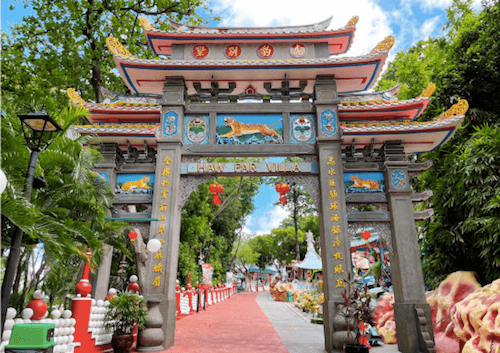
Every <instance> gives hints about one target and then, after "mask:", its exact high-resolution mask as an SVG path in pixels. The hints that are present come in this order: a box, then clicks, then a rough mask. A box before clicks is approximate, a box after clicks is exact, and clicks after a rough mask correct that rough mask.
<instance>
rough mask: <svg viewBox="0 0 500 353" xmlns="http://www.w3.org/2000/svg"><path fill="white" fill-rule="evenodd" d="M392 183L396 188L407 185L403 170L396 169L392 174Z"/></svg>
mask: <svg viewBox="0 0 500 353" xmlns="http://www.w3.org/2000/svg"><path fill="white" fill-rule="evenodd" d="M391 183H392V185H393V186H394V187H395V188H398V189H403V188H404V187H405V186H406V175H405V173H404V172H403V171H402V170H395V171H393V172H392V174H391Z"/></svg>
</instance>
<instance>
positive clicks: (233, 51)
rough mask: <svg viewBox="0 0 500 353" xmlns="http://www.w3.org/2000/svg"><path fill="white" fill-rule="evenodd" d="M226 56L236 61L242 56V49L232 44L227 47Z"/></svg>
mask: <svg viewBox="0 0 500 353" xmlns="http://www.w3.org/2000/svg"><path fill="white" fill-rule="evenodd" d="M225 54H226V56H227V57H228V58H230V59H235V58H237V57H238V56H240V55H241V47H240V46H239V45H236V44H231V45H228V46H227V47H226V51H225Z"/></svg>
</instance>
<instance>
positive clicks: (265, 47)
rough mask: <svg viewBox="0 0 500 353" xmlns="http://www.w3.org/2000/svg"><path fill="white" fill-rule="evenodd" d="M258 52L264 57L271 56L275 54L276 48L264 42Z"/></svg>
mask: <svg viewBox="0 0 500 353" xmlns="http://www.w3.org/2000/svg"><path fill="white" fill-rule="evenodd" d="M257 54H258V55H259V56H260V57H261V58H263V59H267V58H270V57H271V56H273V54H274V48H273V46H272V45H270V44H262V45H261V46H260V47H259V49H257Z"/></svg>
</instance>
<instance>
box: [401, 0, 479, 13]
mask: <svg viewBox="0 0 500 353" xmlns="http://www.w3.org/2000/svg"><path fill="white" fill-rule="evenodd" d="M403 1H405V2H411V3H413V4H418V5H420V7H421V8H422V9H423V10H424V11H432V10H434V9H440V10H444V9H446V8H448V7H450V6H451V4H452V3H453V0H403ZM472 7H473V8H474V10H476V11H477V10H479V9H480V7H481V0H472Z"/></svg>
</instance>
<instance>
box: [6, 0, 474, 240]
mask: <svg viewBox="0 0 500 353" xmlns="http://www.w3.org/2000/svg"><path fill="white" fill-rule="evenodd" d="M210 3H211V5H210V7H211V8H212V9H213V12H214V15H215V16H220V17H221V22H220V23H219V24H216V23H213V24H211V25H213V26H217V25H219V26H226V27H236V26H237V27H243V26H248V27H258V26H287V25H300V24H310V23H315V22H319V21H322V20H325V19H326V18H328V17H330V16H333V20H332V24H331V25H330V29H338V28H341V27H343V26H345V25H346V24H347V22H348V21H349V19H350V18H351V17H353V16H359V22H358V24H357V26H356V33H355V37H354V41H353V44H352V47H351V49H350V51H349V52H348V53H347V54H346V55H347V56H356V55H364V54H367V53H368V52H369V51H370V50H371V49H373V48H374V47H375V46H376V45H377V44H378V43H379V42H380V41H382V40H383V39H384V38H385V37H387V36H389V35H393V36H395V37H396V43H395V45H394V47H393V48H392V50H391V52H390V55H389V60H388V62H390V61H391V60H393V59H394V57H395V54H396V53H397V52H399V51H401V50H404V49H408V48H409V47H411V46H412V45H413V44H415V43H416V42H418V41H419V40H422V39H427V38H428V37H429V36H431V37H437V36H441V35H443V32H442V28H443V25H444V23H445V22H446V11H445V9H446V8H447V7H449V6H450V5H451V3H452V0H393V1H390V0H350V1H344V0H309V1H307V2H304V1H303V0H251V1H250V0H211V1H210ZM10 4H14V5H15V6H16V10H14V11H10V10H9V5H10ZM473 5H474V6H475V8H476V9H479V7H480V0H473ZM1 10H2V12H1V14H2V30H6V31H8V27H9V25H11V24H14V23H19V22H21V21H22V16H23V15H26V14H29V13H30V10H29V9H23V5H22V2H21V1H2V2H1ZM386 65H387V64H386ZM278 199H279V195H278V193H277V192H276V191H275V190H274V188H272V187H269V186H263V187H262V190H261V193H260V194H259V195H258V196H256V198H255V204H256V210H255V212H254V213H253V214H252V215H251V216H250V217H249V218H248V222H247V225H246V226H245V227H244V231H245V233H247V234H250V233H252V234H265V233H268V232H269V231H270V230H271V229H273V228H276V227H277V226H279V224H280V222H281V221H282V220H283V219H284V218H285V217H286V216H287V215H288V213H287V212H286V211H284V210H283V209H282V208H281V207H279V206H273V203H274V202H276V201H278Z"/></svg>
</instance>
